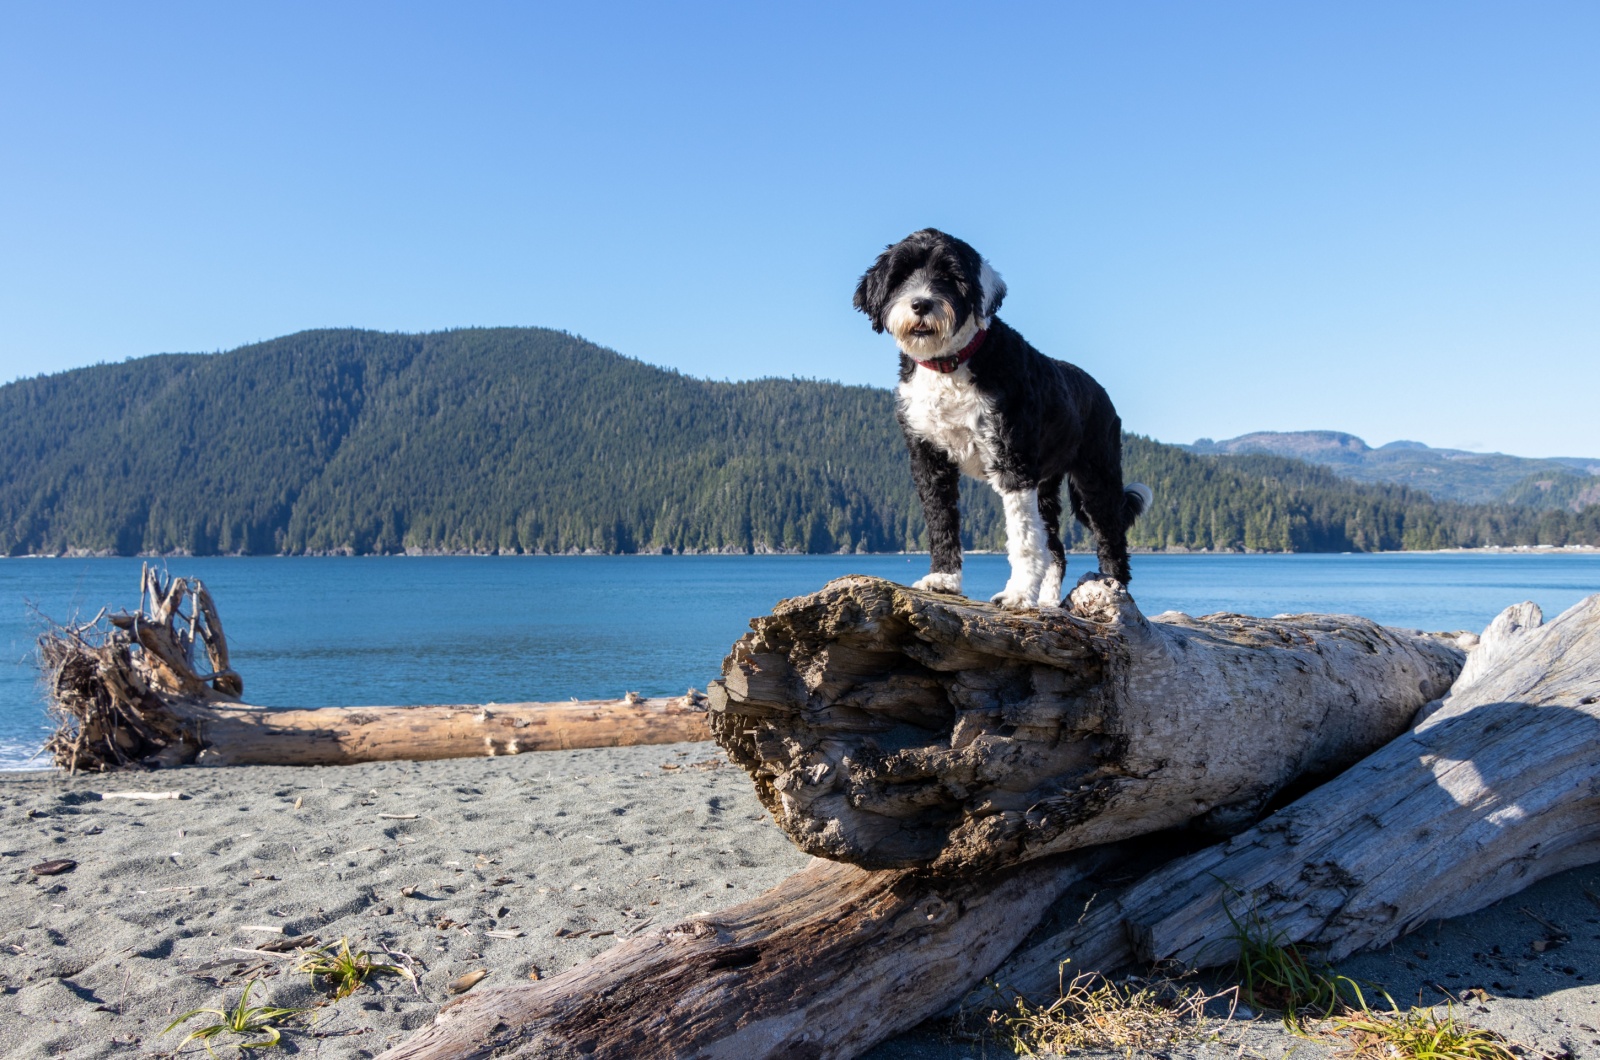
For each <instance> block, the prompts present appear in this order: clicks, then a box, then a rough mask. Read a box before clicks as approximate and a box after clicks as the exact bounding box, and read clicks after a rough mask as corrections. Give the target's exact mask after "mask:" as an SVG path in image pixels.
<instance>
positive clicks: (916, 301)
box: [911, 298, 933, 317]
mask: <svg viewBox="0 0 1600 1060" xmlns="http://www.w3.org/2000/svg"><path fill="white" fill-rule="evenodd" d="M932 310H933V299H931V298H913V299H912V300H911V311H912V312H913V313H915V314H917V316H919V317H921V316H927V315H928V313H929V312H931V311H932Z"/></svg>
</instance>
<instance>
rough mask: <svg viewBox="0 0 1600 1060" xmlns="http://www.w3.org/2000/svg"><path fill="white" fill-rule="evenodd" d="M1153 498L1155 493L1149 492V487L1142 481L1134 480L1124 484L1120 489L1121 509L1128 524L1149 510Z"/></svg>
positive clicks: (1130, 524) (1131, 523)
mask: <svg viewBox="0 0 1600 1060" xmlns="http://www.w3.org/2000/svg"><path fill="white" fill-rule="evenodd" d="M1154 499H1155V494H1154V493H1151V492H1150V487H1149V486H1146V485H1145V484H1144V483H1143V482H1135V483H1133V484H1132V485H1131V486H1125V487H1123V490H1122V503H1123V511H1124V512H1126V513H1127V519H1128V525H1129V526H1132V525H1133V521H1134V520H1135V519H1137V518H1139V516H1141V515H1143V514H1144V513H1145V512H1147V511H1149V510H1150V502H1151V501H1152V500H1154Z"/></svg>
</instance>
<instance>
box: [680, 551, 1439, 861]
mask: <svg viewBox="0 0 1600 1060" xmlns="http://www.w3.org/2000/svg"><path fill="white" fill-rule="evenodd" d="M751 625H752V628H753V632H751V633H749V634H747V635H746V636H745V637H744V638H743V639H741V640H740V641H739V642H738V643H737V644H735V645H734V648H733V652H732V654H731V655H729V657H728V659H727V661H726V662H725V663H724V669H723V678H722V680H721V681H720V682H714V683H713V685H712V687H711V689H710V702H711V730H712V733H713V734H714V736H715V737H716V739H717V742H718V743H720V744H721V745H722V746H723V747H724V748H725V749H726V750H727V752H728V754H729V757H730V758H732V759H733V761H734V762H736V763H738V764H739V765H741V766H743V767H744V768H745V769H746V770H748V771H749V773H750V775H751V777H752V778H753V779H754V781H755V786H756V792H757V794H758V795H759V796H760V798H761V801H762V802H763V803H764V804H765V805H766V807H767V808H768V809H769V810H770V811H771V812H772V815H773V819H774V820H775V821H776V822H777V823H778V824H779V825H780V826H781V827H782V828H783V829H784V831H785V832H787V833H788V835H789V836H790V838H791V839H793V840H794V842H795V843H796V845H798V846H799V847H800V848H801V849H802V850H805V851H806V852H808V853H811V854H814V855H817V856H819V857H826V858H830V859H833V860H839V861H847V862H851V863H853V864H858V865H862V866H865V867H868V868H880V869H881V868H905V867H914V866H920V867H927V868H930V869H931V870H933V871H936V872H941V873H960V874H970V873H975V872H989V871H993V870H995V869H998V868H1001V867H1004V866H1006V865H1009V864H1015V863H1018V862H1021V861H1025V860H1028V859H1030V858H1035V857H1041V856H1045V855H1049V854H1055V853H1060V852H1062V851H1066V850H1072V849H1076V848H1079V847H1085V846H1093V845H1098V844H1102V843H1108V842H1114V841H1117V840H1120V839H1124V838H1127V837H1129V836H1133V835H1139V834H1144V833H1148V832H1154V831H1159V830H1162V829H1167V828H1171V827H1174V826H1177V825H1183V824H1187V823H1190V822H1194V823H1197V824H1199V825H1200V826H1202V827H1204V828H1207V829H1210V830H1213V831H1216V832H1219V833H1222V834H1226V833H1228V832H1230V831H1237V830H1238V829H1239V828H1241V827H1243V826H1245V825H1247V824H1248V823H1249V822H1250V821H1251V820H1253V819H1255V817H1257V816H1258V815H1259V812H1260V811H1261V810H1262V808H1263V807H1264V806H1265V805H1266V804H1267V803H1268V801H1269V800H1270V799H1271V798H1272V797H1273V796H1275V795H1277V794H1278V793H1279V792H1280V791H1282V790H1283V789H1284V788H1285V787H1286V786H1288V785H1290V784H1291V783H1295V782H1297V781H1299V782H1305V781H1307V780H1308V778H1321V777H1326V776H1330V775H1332V774H1333V773H1335V772H1337V771H1338V770H1340V769H1343V768H1344V767H1346V766H1348V765H1350V764H1351V763H1353V762H1355V761H1356V760H1358V759H1360V758H1361V757H1362V756H1364V755H1366V754H1368V753H1369V752H1371V751H1373V750H1375V749H1377V748H1378V747H1381V746H1382V745H1383V744H1385V743H1387V742H1388V741H1389V740H1391V739H1393V738H1394V737H1395V736H1397V735H1398V734H1399V733H1401V732H1402V731H1404V730H1405V729H1406V727H1407V726H1408V725H1409V724H1410V722H1411V719H1412V718H1413V717H1414V716H1415V715H1416V714H1417V711H1418V709H1419V708H1421V707H1422V706H1423V705H1424V704H1426V703H1428V702H1429V701H1430V700H1433V699H1436V698H1437V697H1439V696H1442V695H1443V694H1444V692H1445V691H1446V690H1447V689H1448V688H1449V687H1450V684H1451V682H1452V680H1454V678H1455V676H1456V674H1457V673H1458V672H1459V671H1460V669H1461V666H1462V661H1463V658H1464V655H1465V653H1464V651H1463V650H1462V649H1461V647H1459V646H1458V645H1457V643H1456V641H1455V638H1454V637H1446V636H1441V635H1431V634H1423V633H1415V632H1407V631H1402V630H1395V629H1388V628H1385V627H1383V626H1380V625H1378V624H1377V623H1374V622H1371V621H1368V620H1366V619H1362V618H1355V617H1351V616H1341V615H1335V616H1330V615H1300V616H1281V617H1279V618H1276V619H1259V618H1249V617H1246V616H1243V615H1233V614H1217V615H1208V616H1206V617H1204V618H1199V619H1194V618H1190V617H1188V616H1186V615H1181V614H1176V613H1171V614H1166V615H1161V616H1158V617H1157V618H1155V619H1146V618H1145V617H1144V616H1143V615H1142V614H1140V613H1139V610H1138V608H1137V606H1136V605H1135V604H1134V602H1133V599H1132V598H1131V597H1130V596H1129V595H1128V593H1127V591H1126V590H1125V589H1123V588H1122V586H1121V585H1120V584H1119V583H1117V582H1115V581H1111V580H1109V579H1095V578H1090V579H1086V580H1085V581H1084V582H1082V583H1080V584H1079V586H1078V587H1077V588H1076V589H1075V590H1074V591H1073V593H1072V596H1071V607H1070V610H1060V609H1054V608H1047V609H1043V610H1039V611H1028V612H1020V613H1018V612H1007V611H1001V610H999V609H997V608H994V607H991V606H989V605H986V604H979V603H974V602H972V601H968V600H964V599H961V598H958V597H952V596H946V595H941V594H937V593H931V592H919V591H915V590H912V589H907V588H905V587H903V586H900V585H895V584H893V583H891V582H887V581H883V580H881V579H876V578H866V577H849V578H841V579H839V580H837V581H834V582H832V583H830V584H829V585H828V586H826V587H825V588H824V589H822V590H821V591H820V592H817V593H814V594H812V595H810V596H807V597H801V598H798V599H794V600H789V601H785V602H784V603H782V604H779V605H778V607H777V608H776V609H775V610H774V611H773V613H772V614H771V615H770V616H768V617H765V618H761V619H757V620H756V621H754V622H752V623H751Z"/></svg>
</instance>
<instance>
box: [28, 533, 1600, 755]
mask: <svg viewBox="0 0 1600 1060" xmlns="http://www.w3.org/2000/svg"><path fill="white" fill-rule="evenodd" d="M140 562H141V561H140V560H138V559H6V560H0V769H19V768H29V767H28V766H27V765H26V762H27V759H28V757H29V756H30V755H31V754H33V752H34V751H35V750H37V748H38V746H39V744H40V743H41V742H42V740H43V738H44V734H45V728H46V722H45V714H44V706H43V699H42V696H41V694H40V690H39V685H38V679H37V671H36V665H35V661H34V658H33V644H34V639H35V638H36V637H37V635H38V633H39V632H40V630H41V629H42V628H43V622H42V619H41V618H40V617H39V616H40V615H44V616H48V617H50V618H52V619H57V620H64V619H69V618H73V617H84V618H87V617H91V616H93V615H94V614H95V612H97V611H98V610H99V609H100V608H101V607H103V606H109V607H111V608H112V609H113V610H120V609H124V608H127V609H131V608H133V607H134V606H135V605H136V604H137V602H138V584H139V566H140ZM158 562H164V563H165V564H166V566H167V567H168V568H169V569H170V571H171V572H172V573H173V574H178V575H195V576H198V577H200V578H202V579H203V580H204V581H205V583H206V585H207V586H208V587H210V589H211V592H212V595H213V596H214V597H215V599H216V601H217V606H218V609H219V611H220V612H221V617H222V621H223V626H224V628H225V630H226V632H227V635H228V640H229V643H230V646H231V648H232V653H233V663H234V666H235V668H236V669H237V670H238V671H239V672H240V673H241V674H242V675H243V676H244V680H245V693H246V696H245V698H246V699H248V700H249V701H250V702H252V703H258V704H261V705H264V706H335V705H355V704H383V703H388V704H417V703H489V702H502V703H506V702H516V701H521V700H559V699H567V698H569V697H573V696H576V697H579V698H598V697H615V696H620V695H621V694H622V693H623V692H624V691H627V690H630V689H631V690H636V691H638V692H641V693H644V694H647V695H649V694H664V695H676V694H679V693H681V692H682V691H683V690H684V689H685V688H688V687H689V686H691V685H692V686H695V687H697V688H704V687H705V685H706V682H707V681H709V680H711V679H712V678H714V677H716V676H717V673H718V671H719V669H720V667H721V662H722V657H723V655H724V654H725V653H726V651H727V649H728V646H729V645H730V644H732V643H733V641H734V640H736V639H737V638H738V637H739V636H740V634H742V633H743V632H744V631H745V630H746V629H747V628H748V627H747V623H748V621H749V619H750V618H751V616H753V615H759V614H763V613H765V612H766V611H768V610H770V609H771V607H772V605H773V604H774V603H776V602H777V601H779V600H781V599H783V598H784V597H787V596H794V595H798V594H801V593H805V592H809V591H811V590H813V589H816V588H818V587H819V586H821V585H822V584H823V583H824V582H826V581H827V580H828V579H830V578H834V577H837V576H839V575H842V574H851V573H862V574H875V575H879V576H881V577H885V578H891V579H894V580H896V581H902V582H910V581H912V580H914V579H915V578H917V577H919V576H920V575H921V574H922V573H923V572H924V571H926V569H927V557H926V556H915V555H913V556H903V555H879V556H517V557H512V556H503V557H499V556H496V557H489V556H484V557H473V556H460V557H400V556H395V557H361V558H338V557H328V558H320V557H249V558H218V557H213V558H199V559H171V560H166V561H158ZM1091 567H1092V560H1089V559H1088V558H1086V557H1082V556H1074V557H1071V571H1070V575H1069V580H1070V579H1073V578H1075V577H1076V576H1077V574H1079V573H1081V572H1082V571H1084V570H1087V569H1090V568H1091ZM1134 576H1135V581H1134V583H1133V590H1134V596H1135V598H1136V599H1137V600H1138V601H1139V604H1140V606H1141V608H1143V610H1144V611H1145V612H1146V613H1147V614H1156V613H1157V612H1160V611H1166V610H1177V611H1186V612H1189V613H1191V614H1205V613H1209V612H1212V611H1239V612H1243V613H1246V614H1256V615H1274V614H1280V613H1285V612H1290V613H1292V612H1306V611H1320V612H1341V613H1347V614H1360V615H1366V616H1368V617H1370V618H1374V619H1377V620H1378V621H1380V622H1383V623H1385V624H1388V625H1396V626H1405V627H1412V628H1424V629H1436V630H1453V629H1470V630H1478V629H1482V628H1483V626H1484V625H1485V624H1487V623H1488V621H1489V620H1490V619H1491V618H1493V617H1494V616H1495V615H1496V614H1497V613H1498V612H1499V611H1500V610H1501V609H1502V608H1504V607H1505V606H1507V605H1508V604H1513V603H1516V602H1518V601H1521V600H1533V601H1535V602H1536V603H1538V604H1539V605H1540V606H1541V607H1542V608H1544V611H1545V614H1546V617H1551V618H1553V617H1554V616H1555V615H1556V614H1557V613H1559V612H1560V611H1562V610H1564V609H1565V608H1567V607H1570V606H1571V605H1572V604H1574V603H1576V602H1577V601H1578V600H1579V599H1581V598H1582V597H1584V596H1587V595H1588V594H1590V593H1593V592H1600V553H1587V554H1586V553H1532V554H1526V553H1511V554H1506V553H1499V554H1483V555H1479V554H1473V553H1391V554H1380V555H1255V556H1232V555H1215V556H1213V555H1140V556H1136V557H1134ZM1005 578H1006V562H1005V558H1004V557H1003V556H991V555H973V556H968V557H967V577H966V588H967V591H968V593H969V595H971V596H974V597H979V598H986V597H987V596H989V595H990V594H991V593H994V592H998V591H999V589H1000V588H1001V586H1002V585H1003V584H1004V582H1005ZM46 764H47V763H44V762H43V761H42V760H40V761H38V762H35V764H34V765H33V766H32V768H40V767H41V766H42V765H46Z"/></svg>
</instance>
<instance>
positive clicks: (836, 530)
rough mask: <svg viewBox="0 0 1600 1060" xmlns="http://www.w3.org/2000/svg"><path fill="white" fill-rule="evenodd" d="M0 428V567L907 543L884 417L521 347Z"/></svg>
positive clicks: (298, 346)
mask: <svg viewBox="0 0 1600 1060" xmlns="http://www.w3.org/2000/svg"><path fill="white" fill-rule="evenodd" d="M886 374H887V371H886ZM0 423H3V424H4V425H5V429H4V430H0V555H8V556H15V555H30V554H33V555H38V554H62V553H72V552H89V553H114V554H121V555H132V554H136V553H155V554H167V553H176V554H194V555H202V554H215V553H248V554H270V553H286V554H307V553H315V554H321V553H349V554H369V553H397V552H424V553H426V552H470V553H496V552H498V553H507V552H510V553H567V552H607V553H613V552H621V553H627V552H667V551H671V552H762V551H794V552H840V551H872V552H893V551H901V550H907V551H910V550H918V549H924V548H926V543H927V536H926V526H925V524H924V521H923V518H922V511H921V506H920V505H919V504H918V502H917V498H916V494H915V491H914V489H913V487H912V482H911V475H910V472H909V470H908V469H907V466H906V454H905V447H904V444H903V442H902V441H901V439H900V435H899V430H898V429H897V427H896V426H895V417H894V396H893V394H892V393H891V392H890V391H889V390H887V389H880V388H877V387H864V386H842V385H840V384H837V383H825V382H814V381H807V380H797V379H759V380H754V381H751V382H742V383H722V382H713V381H709V380H703V379H695V378H692V377H689V376H685V375H682V374H681V373H678V372H674V371H669V370H665V369H661V368H656V367H653V366H651V365H648V364H644V363H642V362H639V361H636V360H632V359H629V358H627V357H624V356H622V355H621V354H618V353H616V352H614V351H612V350H607V349H604V348H602V347H600V346H596V345H594V344H593V343H589V342H585V341H584V340H583V339H580V338H578V337H576V336H573V335H569V334H567V333H565V332H561V331H552V330H549V329H545V328H466V329H461V330H456V331H445V332H436V333H431V334H423V335H406V334H390V333H383V332H374V331H359V330H354V329H342V330H321V331H307V332H301V333H299V334H296V335H289V336H286V337H284V338H280V339H274V340H272V341H269V342H262V343H257V344H254V345H251V346H246V347H242V348H240V349H237V350H234V351H231V352H229V353H221V354H169V355H161V356H155V357H146V358H141V359H138V360H133V361H126V362H123V363H120V364H102V365H96V366H94V367H90V368H82V369H76V370H74V371H69V372H62V373H60V374H57V375H51V376H41V377H38V378H34V379H24V380H19V381H17V382H14V383H10V384H7V385H5V386H0ZM1124 468H1125V471H1126V474H1127V477H1128V478H1129V480H1131V481H1141V482H1145V483H1147V484H1148V485H1150V486H1151V487H1152V489H1153V490H1154V491H1155V503H1154V504H1153V505H1152V507H1151V509H1150V510H1149V511H1148V512H1146V513H1145V514H1144V515H1143V516H1141V518H1140V519H1139V521H1138V522H1137V523H1136V524H1135V526H1134V529H1133V532H1132V534H1131V535H1130V541H1131V543H1132V544H1133V545H1134V546H1135V547H1136V548H1150V549H1175V550H1213V551H1240V550H1244V551H1298V552H1327V551H1368V550H1377V549H1385V550H1391V549H1402V548H1411V549H1422V548H1450V547H1474V546H1478V545H1520V544H1528V545H1534V544H1546V545H1564V544H1588V545H1600V506H1594V507H1590V508H1586V509H1584V510H1583V512H1582V513H1580V514H1574V513H1569V512H1567V511H1565V510H1549V511H1542V512H1540V511H1534V510H1532V509H1530V508H1526V507H1512V506H1503V505H1502V506H1481V505H1479V506H1472V505H1461V504H1453V503H1448V502H1441V501H1436V500H1434V499H1432V498H1430V497H1428V496H1426V495H1425V494H1422V493H1419V492H1417V491H1415V490H1412V489H1408V488H1406V487H1403V486H1396V485H1390V484H1381V483H1374V484H1365V483H1358V482H1350V481H1347V480H1345V479H1342V478H1340V477H1338V476H1337V475H1336V474H1335V473H1334V471H1333V470H1332V469H1330V468H1328V467H1321V466H1317V465H1314V464H1311V463H1306V462H1303V461H1299V460H1292V459H1287V458H1284V457H1281V456H1273V455H1265V454H1244V455H1237V456H1201V455H1197V454H1194V453H1191V452H1187V451H1185V450H1183V449H1180V448H1178V447H1175V446H1170V445H1163V444H1161V443H1159V442H1155V441H1152V440H1150V439H1148V438H1143V437H1140V436H1138V435H1125V436H1124ZM962 510H963V518H962V531H963V534H962V536H963V539H964V540H965V542H966V544H967V546H968V547H970V548H990V549H993V548H1003V547H1004V533H1003V530H1004V521H1003V519H1002V518H1001V515H1000V512H999V507H998V505H997V504H996V503H995V500H994V495H993V492H992V491H991V490H989V489H988V488H987V487H986V486H983V485H981V484H977V483H973V482H970V481H969V482H966V483H964V485H963V492H962ZM1072 533H1073V535H1074V536H1073V544H1074V545H1076V546H1079V547H1082V546H1083V545H1086V544H1087V543H1088V541H1087V537H1086V535H1085V534H1084V532H1083V531H1082V530H1081V529H1080V528H1077V527H1075V526H1074V527H1073V528H1072ZM1081 569H1082V568H1081V566H1077V565H1075V570H1081Z"/></svg>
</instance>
